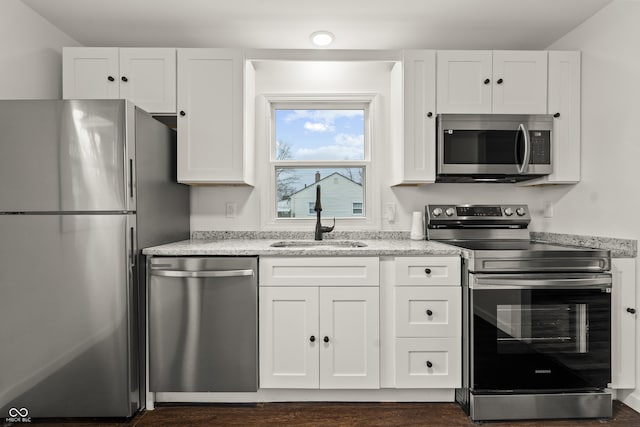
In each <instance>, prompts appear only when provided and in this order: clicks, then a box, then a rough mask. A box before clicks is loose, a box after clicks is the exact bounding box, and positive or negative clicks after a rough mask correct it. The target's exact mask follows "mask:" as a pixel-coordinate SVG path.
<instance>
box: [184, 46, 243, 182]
mask: <svg viewBox="0 0 640 427" xmlns="http://www.w3.org/2000/svg"><path fill="white" fill-rule="evenodd" d="M243 69H244V67H243V56H242V51H240V50H235V49H178V181H179V182H183V183H192V184H197V183H201V184H206V183H211V184H214V183H217V184H225V183H226V184H234V183H235V184H240V183H244V177H243Z"/></svg>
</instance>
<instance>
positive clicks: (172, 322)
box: [148, 257, 258, 392]
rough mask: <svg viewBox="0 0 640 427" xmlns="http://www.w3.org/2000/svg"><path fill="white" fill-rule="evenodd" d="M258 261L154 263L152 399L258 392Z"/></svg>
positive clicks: (151, 285) (214, 259)
mask: <svg viewBox="0 0 640 427" xmlns="http://www.w3.org/2000/svg"><path fill="white" fill-rule="evenodd" d="M257 266H258V259H257V258H255V257H194V258H191V257H184V258H168V257H167V258H164V257H159V258H155V257H154V258H150V259H149V269H148V272H149V388H150V391H152V392H180V391H190V392H198V391H230V392H232V391H256V390H257V389H258V295H257V291H258V279H257Z"/></svg>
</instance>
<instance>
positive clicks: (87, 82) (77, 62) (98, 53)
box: [62, 47, 120, 99]
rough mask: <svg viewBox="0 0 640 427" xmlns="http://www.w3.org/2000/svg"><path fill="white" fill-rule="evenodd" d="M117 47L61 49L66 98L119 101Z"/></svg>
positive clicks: (64, 96)
mask: <svg viewBox="0 0 640 427" xmlns="http://www.w3.org/2000/svg"><path fill="white" fill-rule="evenodd" d="M119 97H120V69H119V60H118V48H117V47H64V48H62V98H63V99H118V98H119Z"/></svg>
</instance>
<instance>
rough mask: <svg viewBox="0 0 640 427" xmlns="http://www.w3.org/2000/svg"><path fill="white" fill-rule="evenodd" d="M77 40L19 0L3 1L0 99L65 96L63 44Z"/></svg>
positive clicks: (73, 43)
mask: <svg viewBox="0 0 640 427" xmlns="http://www.w3.org/2000/svg"><path fill="white" fill-rule="evenodd" d="M78 45H79V44H78V42H77V41H75V40H73V39H72V38H71V37H69V36H68V35H66V34H64V33H63V32H62V31H60V30H59V29H57V28H56V27H54V26H53V25H52V24H51V23H49V22H48V21H46V20H45V19H44V18H42V17H41V16H40V15H38V14H36V13H35V12H34V11H33V10H32V9H31V8H29V7H27V6H25V5H24V4H23V3H22V2H20V1H19V0H2V1H0V99H37V98H43V99H52V98H60V97H61V96H62V46H78Z"/></svg>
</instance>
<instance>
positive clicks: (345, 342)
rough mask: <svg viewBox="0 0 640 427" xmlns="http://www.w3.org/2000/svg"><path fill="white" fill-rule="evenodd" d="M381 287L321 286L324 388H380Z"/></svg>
mask: <svg viewBox="0 0 640 427" xmlns="http://www.w3.org/2000/svg"><path fill="white" fill-rule="evenodd" d="M378 315H379V295H378V288H377V287H375V288H374V287H363V288H351V287H343V288H337V287H326V288H320V319H321V320H320V343H319V344H320V388H358V389H362V388H379V387H380V349H379V325H378Z"/></svg>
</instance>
